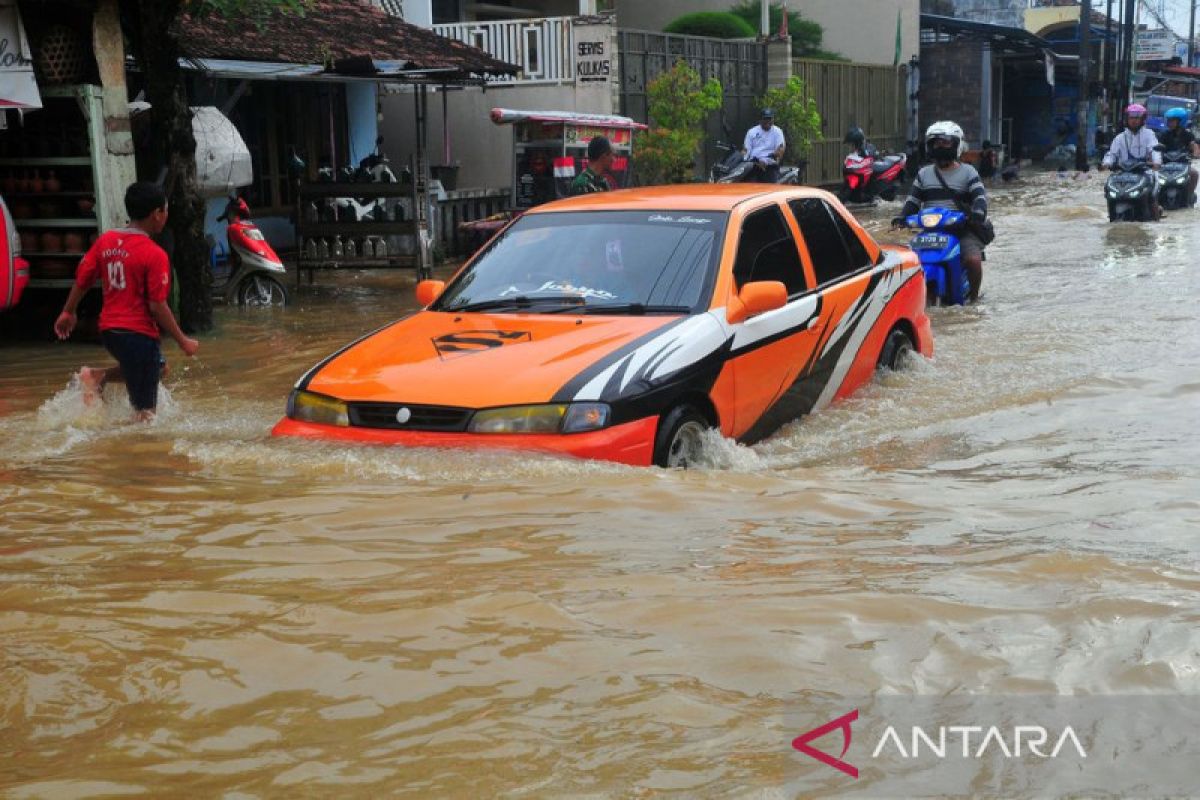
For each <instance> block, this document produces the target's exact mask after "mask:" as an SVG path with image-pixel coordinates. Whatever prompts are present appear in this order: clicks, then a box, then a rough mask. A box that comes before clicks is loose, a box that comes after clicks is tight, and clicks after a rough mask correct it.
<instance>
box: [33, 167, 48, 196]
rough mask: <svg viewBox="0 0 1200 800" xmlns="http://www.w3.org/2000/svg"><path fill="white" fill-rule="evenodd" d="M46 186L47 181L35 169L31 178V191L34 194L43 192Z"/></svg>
mask: <svg viewBox="0 0 1200 800" xmlns="http://www.w3.org/2000/svg"><path fill="white" fill-rule="evenodd" d="M45 188H46V182H45V181H43V180H42V175H41V173H40V172H38V171H37V170H36V169H35V170H34V171H33V177H32V178H30V179H29V191H31V192H33V193H34V194H39V193H41V192H42V191H43V190H44V189H45Z"/></svg>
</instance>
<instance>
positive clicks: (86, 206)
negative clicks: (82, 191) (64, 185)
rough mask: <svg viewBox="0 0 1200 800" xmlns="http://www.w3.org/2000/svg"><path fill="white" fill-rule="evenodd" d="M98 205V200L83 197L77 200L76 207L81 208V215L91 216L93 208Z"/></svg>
mask: <svg viewBox="0 0 1200 800" xmlns="http://www.w3.org/2000/svg"><path fill="white" fill-rule="evenodd" d="M95 207H96V201H95V200H93V199H92V198H90V197H81V198H79V199H78V200H76V201H75V208H77V209H79V216H81V217H90V216H91V215H92V209H94V208H95Z"/></svg>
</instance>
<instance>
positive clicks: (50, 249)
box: [42, 231, 63, 253]
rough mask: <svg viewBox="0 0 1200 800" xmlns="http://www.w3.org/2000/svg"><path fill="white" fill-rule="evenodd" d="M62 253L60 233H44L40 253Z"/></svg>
mask: <svg viewBox="0 0 1200 800" xmlns="http://www.w3.org/2000/svg"><path fill="white" fill-rule="evenodd" d="M62 251H63V237H62V234H61V233H55V232H54V231H46V232H45V233H43V234H42V252H43V253H61V252H62Z"/></svg>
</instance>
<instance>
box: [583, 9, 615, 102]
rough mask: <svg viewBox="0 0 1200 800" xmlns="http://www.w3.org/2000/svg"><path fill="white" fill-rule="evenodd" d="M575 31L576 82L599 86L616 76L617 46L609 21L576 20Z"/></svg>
mask: <svg viewBox="0 0 1200 800" xmlns="http://www.w3.org/2000/svg"><path fill="white" fill-rule="evenodd" d="M573 28H574V33H575V53H574V58H575V83H577V84H584V85H592V86H599V85H603V84H606V83H608V82H609V81H610V80H612V78H613V77H614V75H613V73H614V72H615V71H616V70H615V64H616V60H615V58H614V56H615V53H613V48H614V47H615V46H616V44H615V41H614V37H613V27H612V25H611V24H608V23H599V24H593V23H590V22H579V21H576V22H575V24H574V26H573Z"/></svg>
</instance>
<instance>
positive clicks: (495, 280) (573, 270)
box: [433, 211, 727, 314]
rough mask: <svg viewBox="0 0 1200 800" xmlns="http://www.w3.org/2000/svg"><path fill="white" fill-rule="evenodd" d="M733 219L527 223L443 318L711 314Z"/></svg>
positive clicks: (493, 253) (575, 218) (596, 217)
mask: <svg viewBox="0 0 1200 800" xmlns="http://www.w3.org/2000/svg"><path fill="white" fill-rule="evenodd" d="M726 217H727V215H726V214H724V213H714V212H682V211H581V212H560V213H547V214H527V215H525V216H524V217H521V218H520V219H519V220H517V221H516V222H515V223H513V225H512V226H510V227H509V228H508V229H507V230H505V231H504V233H502V234H501V235H500V236H498V237H497V239H496V240H495V241H493V242H491V243H490V244H489V245H488V247H487V249H486V250H485V251H484V252H483V253H482V254H480V255H479V257H478V258H476V259H475V261H474V262H473V263H472V264H471V265H470V267H468V268H467V269H466V270H464V271H463V272H462V273H461V274H460V275H458V277H456V278H455V279H454V280H453V281H452V282H451V283H450V285H449V286H448V287H446V291H445V292H443V293H442V296H441V297H440V298H438V301H437V302H436V303H435V304H434V306H433V308H434V310H436V311H471V310H481V311H482V310H487V311H497V312H504V311H534V312H539V313H555V312H557V311H580V312H584V313H615V314H624V313H633V314H637V313H688V312H692V311H697V310H701V305H702V302H703V301H704V300H705V299H707V297H708V295H710V294H711V292H712V283H713V274H714V272H715V266H716V260H717V256H718V254H719V253H720V249H721V236H722V233H723V231H724V230H725V221H726ZM703 306H704V307H705V308H707V304H706V303H704V304H703Z"/></svg>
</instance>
